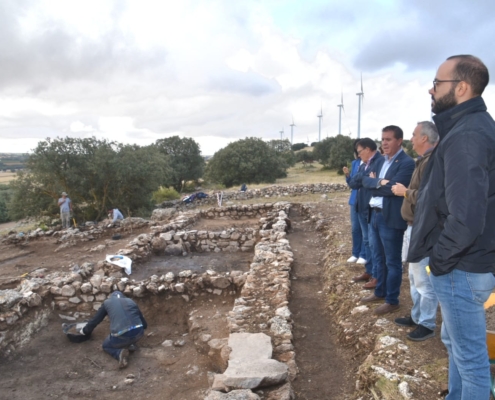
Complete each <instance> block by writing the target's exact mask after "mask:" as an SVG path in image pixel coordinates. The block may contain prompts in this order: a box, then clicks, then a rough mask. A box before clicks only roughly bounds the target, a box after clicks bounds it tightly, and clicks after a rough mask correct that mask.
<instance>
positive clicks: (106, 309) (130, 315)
mask: <svg viewBox="0 0 495 400" xmlns="http://www.w3.org/2000/svg"><path fill="white" fill-rule="evenodd" d="M106 315H108V317H109V318H110V333H111V334H112V335H113V336H120V335H121V334H122V333H125V332H128V331H129V330H130V329H131V328H133V327H137V326H139V325H142V327H143V329H146V328H147V327H148V324H147V323H146V320H145V319H144V317H143V314H142V313H141V311H140V310H139V307H138V306H137V304H136V303H135V302H134V301H133V300H131V299H129V298H127V297H125V296H124V295H123V294H122V293H121V292H119V291H115V292H113V293H112V294H111V295H110V297H109V298H108V299H106V300H105V301H104V302H103V304H102V305H101V307H100V308H99V309H98V311H97V312H96V315H95V316H94V317H93V318H92V319H91V320H90V321H89V322H88V323H87V324H86V326H85V327H84V333H85V334H86V335H90V334H91V332H93V329H95V328H96V326H97V325H98V324H99V323H100V322H101V321H103V319H104V318H105V316H106Z"/></svg>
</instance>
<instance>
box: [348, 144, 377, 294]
mask: <svg viewBox="0 0 495 400" xmlns="http://www.w3.org/2000/svg"><path fill="white" fill-rule="evenodd" d="M356 153H357V155H358V157H359V158H361V161H362V162H363V163H362V164H361V166H360V167H359V170H358V172H357V174H355V175H354V176H353V177H352V178H351V179H350V180H349V182H348V185H349V187H350V188H352V189H354V190H357V195H356V202H355V204H354V206H353V207H356V212H357V215H358V220H359V225H361V232H362V235H363V243H364V249H365V254H366V263H365V266H364V267H365V271H364V272H363V273H362V274H361V275H358V276H355V277H354V278H352V280H353V281H354V282H366V283H365V284H364V286H363V288H364V289H374V288H375V286H376V282H377V281H376V279H375V276H376V275H374V272H375V271H374V266H373V258H372V256H371V249H370V245H369V235H368V219H369V213H370V207H369V202H370V198H371V192H370V191H369V190H368V189H366V188H364V187H363V183H362V182H363V178H364V177H367V176H369V174H370V172H371V171H372V170H373V168H374V166H375V164H376V163H381V162H382V159H383V157H382V155H381V154H380V152H378V151H377V147H376V143H375V141H374V140H373V139H370V138H363V139H361V140H359V141H358V142H357V143H356Z"/></svg>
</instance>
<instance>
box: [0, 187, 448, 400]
mask: <svg viewBox="0 0 495 400" xmlns="http://www.w3.org/2000/svg"><path fill="white" fill-rule="evenodd" d="M313 206H314V209H315V213H318V214H319V217H321V218H323V219H328V220H329V221H330V224H329V228H328V229H329V230H328V231H321V232H316V231H315V229H314V228H315V224H314V222H310V221H307V220H305V218H303V216H302V215H300V214H299V213H298V211H297V210H295V208H294V209H293V210H292V211H291V215H290V218H291V219H292V222H293V224H292V227H293V229H292V231H291V232H290V233H289V236H288V239H289V240H290V244H291V247H292V249H293V251H294V267H293V271H292V277H291V278H292V293H291V295H292V297H291V300H290V304H289V307H290V309H291V311H292V313H293V320H294V331H293V334H294V346H295V351H296V362H297V365H298V368H299V370H300V373H299V375H298V377H297V379H296V380H295V381H294V382H293V386H294V390H295V393H296V396H297V399H303V400H306V399H308V400H309V399H311V400H320V399H321V400H329V399H337V400H338V399H342V400H343V399H352V398H355V397H352V396H353V391H354V389H355V382H356V379H357V369H358V366H359V365H360V364H361V363H363V361H364V359H365V358H366V356H367V354H369V351H371V350H372V349H370V348H368V349H367V351H368V352H366V351H363V350H359V351H357V350H356V349H355V348H354V347H352V346H350V345H349V344H348V343H347V342H346V341H345V340H344V339H343V338H342V335H341V330H339V325H338V323H339V321H340V320H341V318H342V315H341V314H339V310H338V307H337V306H336V305H335V303H334V304H333V305H331V306H330V304H331V301H330V300H329V299H330V298H331V297H330V295H329V293H330V286H331V285H334V284H336V280H337V279H338V280H339V284H342V285H343V286H344V290H345V291H362V290H361V289H360V288H359V287H357V286H356V284H353V283H352V282H351V281H350V278H352V276H354V275H356V274H358V273H361V267H358V266H355V265H351V266H349V265H346V264H345V260H346V259H347V258H348V257H349V256H350V250H351V242H350V240H351V238H350V222H349V209H348V205H347V194H342V195H335V196H332V199H331V201H325V202H319V203H314V204H313ZM233 226H236V227H257V226H258V221H257V220H237V221H230V220H214V221H212V220H202V221H199V222H198V223H197V224H196V225H195V226H194V227H193V228H191V229H197V230H201V229H210V230H224V229H228V228H229V227H233ZM0 229H1V226H0ZM143 231H144V230H135V231H134V232H133V234H132V235H131V234H125V235H124V237H123V239H122V240H118V241H113V240H111V237H112V234H113V232H112V231H109V232H107V234H105V235H104V236H103V237H101V238H99V239H97V240H94V241H91V242H85V243H78V245H77V246H75V247H71V248H68V249H64V250H62V251H61V252H59V253H55V252H54V250H55V249H56V248H57V247H58V244H56V243H55V239H54V238H43V239H36V240H33V241H31V242H30V243H29V245H27V246H25V247H23V248H20V247H16V246H13V245H9V246H6V245H3V244H0V279H1V280H0V289H5V288H7V287H14V286H15V285H16V283H18V282H19V280H17V279H15V278H16V277H19V276H20V275H21V274H23V273H25V272H29V271H32V270H35V269H37V268H40V267H44V268H47V269H48V270H49V272H53V271H57V270H63V271H68V269H69V268H70V266H71V265H73V264H76V263H77V264H81V263H83V262H86V261H92V262H95V261H99V260H102V259H104V257H105V254H112V252H115V251H117V250H118V249H120V248H122V247H124V246H125V244H126V243H127V242H128V241H130V240H131V239H132V238H133V237H135V236H137V235H138V234H139V233H142V232H143ZM328 232H331V234H332V235H333V238H334V239H333V240H332V241H330V242H328V241H325V235H327V234H328ZM103 243H106V244H107V248H106V249H105V250H104V252H102V253H89V249H90V248H92V247H95V246H97V245H99V244H103ZM220 256H222V258H220ZM223 257H226V258H223ZM179 259H180V260H181V261H180V262H181V266H187V265H189V267H188V268H189V269H192V268H193V267H194V266H197V265H198V264H199V265H200V266H203V268H202V270H204V269H206V268H205V266H207V265H208V268H210V267H211V269H217V270H218V271H223V270H225V269H226V268H229V267H231V268H232V269H241V270H245V269H246V268H248V266H249V262H250V260H251V259H252V253H251V254H248V253H238V254H237V253H221V255H219V254H216V253H215V254H210V255H209V256H205V255H203V254H194V255H192V256H188V257H182V258H181V257H178V258H177V260H179ZM175 261H176V260H174V261H169V265H168V267H174V266H177V263H176V262H175ZM154 262H156V263H158V264H156V265H154V264H153V263H154ZM163 262H164V260H157V259H153V260H152V261H151V263H150V264H149V270H147V269H146V268H144V267H142V266H139V265H136V266H135V277H136V278H137V277H142V276H141V275H143V276H144V275H146V274H147V273H149V274H150V275H151V274H152V273H156V272H153V271H155V270H154V269H153V268H158V269H160V268H165V267H167V266H163V265H161V264H160V263H162V264H163ZM329 263H330V264H332V265H333V266H334V269H333V270H332V271H333V272H332V271H330V272H329V270H328V269H326V268H325V265H328V264H329ZM168 267H167V268H168ZM158 269H157V270H156V271H158ZM161 271H163V269H161ZM342 276H344V278H342ZM362 292H364V293H363V294H364V295H365V294H367V292H365V291H362ZM157 299H159V300H157ZM163 299H165V298H164V297H162V296H160V297H153V298H150V299H147V300H144V301H140V303H139V305H140V307H141V308H142V309H143V312H144V315H145V316H146V318H147V319H148V324H149V329H148V330H147V332H146V333H147V336H145V337H144V338H143V339H142V340H141V341H140V343H139V345H140V349H139V350H138V351H137V352H136V353H134V354H131V358H130V363H129V367H128V368H127V369H125V370H119V369H118V367H117V362H116V361H115V360H113V359H112V358H111V357H110V356H109V355H107V354H106V353H104V352H103V351H102V349H101V342H102V340H103V339H104V337H105V335H106V334H107V332H108V327H107V326H106V325H104V324H102V325H100V326H99V327H98V328H97V329H96V330H95V331H94V334H93V337H92V339H91V340H89V341H87V342H84V343H80V344H74V343H70V342H69V341H68V340H67V338H66V337H65V336H64V335H63V333H62V330H61V323H62V322H66V321H64V320H62V319H60V317H59V316H58V315H57V314H55V313H52V315H51V316H50V318H49V323H48V325H47V327H46V328H45V329H43V330H42V331H41V332H40V333H39V334H38V335H37V336H36V337H35V338H34V339H33V340H32V341H31V342H30V343H29V344H28V345H26V346H25V347H24V348H23V349H21V350H20V351H19V352H17V353H16V354H13V355H12V356H11V358H10V359H8V360H0V388H2V389H1V390H0V399H23V400H24V399H25V400H34V399H52V398H57V399H91V398H94V399H124V398H125V399H129V398H143V399H174V400H175V399H177V400H186V399H187V400H195V399H202V398H203V397H204V391H205V390H206V389H207V388H208V386H209V385H208V380H207V371H212V366H211V365H210V364H209V360H208V358H207V357H206V356H205V355H204V354H202V353H200V352H198V351H197V350H196V348H195V345H194V343H193V342H192V340H191V338H190V335H189V334H188V325H187V320H188V318H189V313H190V312H192V311H194V310H197V311H196V312H197V313H200V314H201V315H202V316H203V319H202V320H203V321H205V322H204V329H205V332H206V333H209V334H211V335H212V337H213V338H222V337H226V336H227V326H226V322H225V314H226V313H227V312H228V311H230V310H231V309H232V307H233V301H234V299H233V298H230V297H218V296H211V297H210V296H200V297H197V298H194V299H192V301H191V302H188V303H186V302H185V301H184V300H183V299H182V298H180V297H172V298H166V299H165V301H163ZM337 301H338V300H337ZM400 302H401V305H402V307H401V310H400V312H399V313H396V314H393V315H391V316H387V318H389V319H393V318H395V317H397V316H402V315H406V314H408V313H409V310H410V307H411V300H410V296H409V284H408V279H407V272H406V271H405V273H404V275H403V286H402V290H401V297H400ZM347 311H348V310H347ZM375 321H376V317H374V316H372V315H367V316H364V317H363V319H362V320H361V321H360V323H362V324H363V326H368V325H369V326H370V327H371V326H373V324H374V322H375ZM370 329H373V328H370ZM390 329H391V332H393V333H395V334H396V335H397V336H399V337H403V339H404V341H405V342H406V340H405V334H406V333H407V329H405V328H400V327H397V326H393V327H391V328H390ZM436 333H437V335H436V337H435V338H433V339H430V340H427V341H425V342H419V343H414V344H413V343H411V342H408V343H407V344H408V345H409V346H411V348H413V349H414V353H413V355H412V360H411V364H410V368H411V369H412V370H414V369H415V368H419V367H421V366H425V365H432V364H434V363H436V362H437V361H438V360H440V362H444V361H445V359H446V353H445V350H444V347H443V345H442V343H441V341H440V330H439V328H437V332H436ZM184 335H185V336H184ZM167 339H170V340H174V341H175V340H179V339H184V340H185V345H184V346H183V347H163V346H162V345H161V343H163V341H164V340H167ZM355 341H357V339H356V340H355ZM355 341H354V342H353V343H355ZM445 365H446V364H445V363H444V364H442V365H441V368H440V369H441V370H442V371H443V374H444V375H446V372H445ZM131 375H132V376H134V379H129V380H132V383H129V384H127V383H125V380H126V378H127V377H128V376H131ZM435 379H436V380H441V379H443V378H442V377H439V376H435ZM438 392H439V387H438V385H432V387H425V388H424V391H423V392H420V393H416V392H415V396H414V398H415V399H432V398H438V396H436V395H437V393H438ZM260 394H261V396H262V398H263V395H262V393H260ZM368 398H372V397H371V395H370V394H369V393H368V394H364V395H363V396H362V399H363V400H364V399H368Z"/></svg>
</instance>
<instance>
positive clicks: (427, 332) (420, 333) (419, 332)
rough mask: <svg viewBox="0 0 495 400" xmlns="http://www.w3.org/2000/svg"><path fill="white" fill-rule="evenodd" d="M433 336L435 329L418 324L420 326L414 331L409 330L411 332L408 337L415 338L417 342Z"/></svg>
mask: <svg viewBox="0 0 495 400" xmlns="http://www.w3.org/2000/svg"><path fill="white" fill-rule="evenodd" d="M433 336H435V331H432V330H431V329H428V328H427V327H425V326H423V325H418V327H417V328H416V329H415V330H413V331H412V332H409V334H408V335H407V336H406V337H407V338H408V339H409V340H413V341H415V342H421V341H423V340H426V339H429V338H432V337H433Z"/></svg>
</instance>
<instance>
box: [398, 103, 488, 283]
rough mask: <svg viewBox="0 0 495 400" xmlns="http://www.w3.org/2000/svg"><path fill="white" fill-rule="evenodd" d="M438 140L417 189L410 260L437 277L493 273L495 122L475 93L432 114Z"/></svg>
mask: <svg viewBox="0 0 495 400" xmlns="http://www.w3.org/2000/svg"><path fill="white" fill-rule="evenodd" d="M434 120H435V124H436V125H437V128H438V133H439V135H440V142H439V143H438V146H437V147H436V148H435V150H433V153H432V154H431V156H430V161H429V162H428V165H427V166H426V170H425V173H424V176H423V179H422V180H421V185H420V187H419V193H418V198H417V200H416V209H415V210H414V225H413V229H412V233H411V242H410V247H409V254H408V257H407V259H408V261H411V262H417V261H418V260H420V259H422V258H425V257H427V256H429V257H430V269H431V273H432V274H433V275H436V276H437V275H444V274H448V273H449V272H451V271H452V270H453V269H458V270H461V271H466V272H473V273H487V272H492V273H495V122H494V121H493V118H492V117H491V116H490V114H488V112H487V111H486V105H485V102H484V101H483V99H482V98H481V97H479V96H478V97H475V98H473V99H470V100H468V101H465V102H463V103H460V104H458V105H457V106H455V107H453V108H451V109H450V110H447V111H445V112H442V113H440V114H438V115H436V116H435V117H434Z"/></svg>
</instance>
